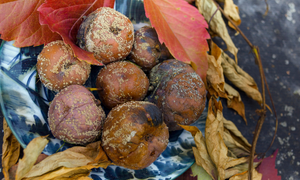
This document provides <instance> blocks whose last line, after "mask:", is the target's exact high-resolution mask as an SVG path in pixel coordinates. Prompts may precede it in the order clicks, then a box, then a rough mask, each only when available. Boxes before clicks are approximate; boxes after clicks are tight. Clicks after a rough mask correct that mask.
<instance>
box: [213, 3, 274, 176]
mask: <svg viewBox="0 0 300 180" xmlns="http://www.w3.org/2000/svg"><path fill="white" fill-rule="evenodd" d="M213 1H214V3H215V5H216V6H218V3H216V1H215V0H213ZM219 10H220V11H221V12H222V14H223V15H224V17H225V18H226V19H227V20H228V21H230V22H231V23H232V25H233V26H234V27H235V29H236V30H237V31H238V32H239V33H240V34H241V36H242V37H243V38H244V40H245V41H246V42H247V44H248V45H249V46H250V48H251V50H252V52H253V54H254V55H255V62H256V63H257V65H258V67H259V73H260V79H261V86H262V96H263V101H262V107H261V109H260V110H259V112H260V113H259V114H260V117H259V120H258V121H257V124H256V128H255V134H254V137H253V141H252V148H251V152H250V162H249V167H248V172H249V176H248V179H249V180H252V179H253V174H252V172H253V160H254V154H255V148H256V144H257V140H258V137H259V134H260V131H261V129H262V125H263V123H264V121H265V118H266V95H265V87H266V88H267V91H268V95H269V97H270V100H271V103H272V108H273V110H274V115H275V118H276V126H275V132H274V136H273V139H272V142H271V144H270V146H269V147H268V149H267V151H268V150H269V149H270V147H271V146H272V144H273V143H274V140H275V136H276V133H277V128H278V118H277V113H276V110H275V106H274V102H273V99H272V96H271V93H270V89H269V86H268V83H267V80H266V76H265V74H264V70H263V65H262V62H261V57H260V53H259V48H258V47H257V46H254V45H253V44H252V43H251V42H250V41H249V39H248V38H247V37H246V36H245V34H244V33H243V32H242V31H241V30H240V28H239V27H238V26H236V25H235V23H234V22H233V21H232V20H231V19H230V18H229V17H228V16H227V15H226V14H225V13H224V11H223V9H222V8H219ZM267 151H266V152H267ZM266 152H265V153H266ZM265 153H264V155H265Z"/></svg>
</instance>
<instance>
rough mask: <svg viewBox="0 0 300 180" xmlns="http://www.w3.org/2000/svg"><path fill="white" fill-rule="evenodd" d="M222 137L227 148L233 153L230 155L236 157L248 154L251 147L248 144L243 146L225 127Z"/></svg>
mask: <svg viewBox="0 0 300 180" xmlns="http://www.w3.org/2000/svg"><path fill="white" fill-rule="evenodd" d="M223 139H224V142H225V144H226V146H227V148H228V149H229V150H230V152H231V153H232V154H233V155H231V156H232V157H236V158H238V157H244V156H249V154H250V150H251V148H249V146H245V145H244V144H240V142H239V141H238V140H236V139H235V137H234V136H232V135H231V133H230V132H229V131H228V130H227V129H225V130H224V135H223Z"/></svg>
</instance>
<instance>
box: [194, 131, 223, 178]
mask: <svg viewBox="0 0 300 180" xmlns="http://www.w3.org/2000/svg"><path fill="white" fill-rule="evenodd" d="M196 140H197V142H196V146H197V148H196V147H193V148H192V149H193V152H194V156H195V160H196V164H197V165H199V166H201V167H202V168H203V169H204V170H205V171H206V172H207V173H208V174H209V175H210V177H211V178H212V179H214V180H216V179H218V171H217V169H216V167H215V165H214V163H213V162H212V160H211V158H210V156H209V154H208V152H207V149H206V144H205V139H204V137H203V136H202V133H201V132H200V133H197V134H196V136H195V141H196Z"/></svg>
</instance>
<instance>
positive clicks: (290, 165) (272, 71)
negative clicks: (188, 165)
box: [224, 0, 300, 180]
mask: <svg viewBox="0 0 300 180" xmlns="http://www.w3.org/2000/svg"><path fill="white" fill-rule="evenodd" d="M267 2H268V5H269V12H268V14H267V16H264V13H265V10H266V4H265V2H264V1H261V0H253V1H247V0H238V1H235V3H236V4H237V5H238V7H239V9H240V16H241V19H242V24H241V26H240V28H241V30H242V31H243V32H244V33H245V35H246V36H247V37H248V39H249V40H250V41H251V43H252V44H253V45H256V46H258V47H259V49H260V54H261V59H262V64H263V67H264V71H265V75H266V79H267V82H268V84H269V88H270V92H271V95H272V98H273V101H274V104H275V108H276V111H277V115H278V120H279V126H278V132H277V136H276V139H275V142H274V144H273V146H272V147H271V149H270V150H269V151H268V152H267V156H269V155H270V154H272V153H273V152H274V151H275V150H276V149H279V153H278V156H277V159H276V168H277V169H278V171H279V175H281V176H282V179H283V180H296V179H300V175H299V173H300V145H299V135H300V133H299V132H300V131H299V130H300V124H299V123H300V122H299V121H300V106H299V105H300V103H299V102H300V78H299V76H300V61H299V59H298V57H299V56H300V51H299V50H300V49H299V44H300V36H299V32H300V23H299V21H298V20H299V19H300V11H299V10H298V9H299V8H297V7H299V6H300V1H298V0H287V1H281V0H270V1H267ZM231 33H232V34H233V33H234V32H231ZM232 37H233V41H234V43H235V44H236V46H237V47H238V48H239V53H238V62H239V65H240V67H242V68H243V69H244V70H245V71H246V72H248V73H249V74H250V75H251V76H252V77H253V78H254V79H255V80H256V82H257V84H258V85H259V88H260V90H261V85H260V83H261V81H260V75H259V70H258V66H257V65H255V62H254V57H253V56H252V54H250V53H249V52H250V48H249V47H248V46H247V44H246V42H245V41H244V40H243V39H242V38H241V36H240V35H238V36H232ZM241 95H242V99H243V101H244V103H245V107H246V116H247V119H248V126H246V125H245V123H244V122H243V120H242V119H241V118H240V117H238V116H237V115H233V112H232V111H230V110H224V116H225V117H227V118H228V119H231V120H232V121H233V122H234V123H235V124H237V126H238V128H239V129H240V131H241V132H242V133H243V135H244V136H245V137H246V138H247V139H248V140H249V141H250V142H252V137H253V132H254V130H255V124H256V122H257V119H258V116H257V115H256V114H255V109H257V108H259V106H258V105H257V104H256V102H253V101H252V100H250V99H249V98H248V97H246V96H245V94H243V93H241ZM266 100H267V104H268V105H269V106H271V101H270V98H269V97H267V98H266ZM274 128H275V118H274V116H273V115H272V114H270V113H268V116H267V118H266V120H265V123H264V125H263V129H262V131H261V134H260V136H259V140H258V143H257V148H256V151H257V152H258V153H261V152H264V151H265V150H267V148H268V146H269V144H270V142H271V140H272V137H273V134H274Z"/></svg>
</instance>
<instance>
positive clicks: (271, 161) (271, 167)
mask: <svg viewBox="0 0 300 180" xmlns="http://www.w3.org/2000/svg"><path fill="white" fill-rule="evenodd" d="M277 154H278V149H277V150H276V151H275V152H274V153H273V154H272V155H271V156H269V157H267V158H264V159H263V161H262V162H261V164H260V165H259V167H258V172H259V173H261V174H262V180H270V179H272V180H281V176H278V171H277V169H276V168H275V161H276V156H277Z"/></svg>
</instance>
